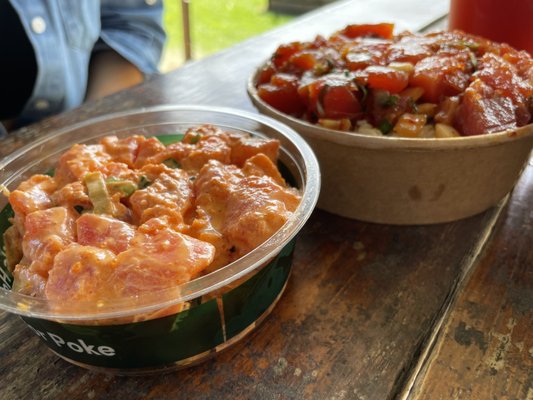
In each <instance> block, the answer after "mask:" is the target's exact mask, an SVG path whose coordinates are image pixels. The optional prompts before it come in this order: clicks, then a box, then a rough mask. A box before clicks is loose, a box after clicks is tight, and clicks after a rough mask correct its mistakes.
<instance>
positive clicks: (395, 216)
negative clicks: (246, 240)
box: [247, 70, 533, 225]
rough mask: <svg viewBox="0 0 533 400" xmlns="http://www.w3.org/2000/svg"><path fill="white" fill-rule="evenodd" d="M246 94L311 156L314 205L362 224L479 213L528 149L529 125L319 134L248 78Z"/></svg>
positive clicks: (532, 129) (503, 188)
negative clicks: (442, 133)
mask: <svg viewBox="0 0 533 400" xmlns="http://www.w3.org/2000/svg"><path fill="white" fill-rule="evenodd" d="M258 71H259V70H258ZM247 91H248V94H249V96H250V98H251V100H252V102H253V104H254V105H255V107H256V108H257V109H258V110H259V111H260V112H261V113H263V114H264V115H267V116H270V117H272V118H275V119H277V120H278V121H280V122H283V123H285V124H286V125H288V126H290V127H291V128H293V129H294V130H295V131H296V132H298V133H299V134H300V135H301V136H302V137H303V138H304V139H305V140H306V141H307V142H308V143H309V145H310V146H311V147H312V149H313V150H314V152H315V154H316V156H317V158H318V161H319V164H320V169H321V174H322V190H321V194H320V198H319V201H318V207H319V208H321V209H323V210H326V211H329V212H331V213H333V214H337V215H341V216H343V217H347V218H353V219H357V220H362V221H368V222H376V223H383V224H398V225H419V224H435V223H441V222H449V221H454V220H458V219H462V218H466V217H469V216H472V215H475V214H478V213H481V212H483V211H485V210H487V209H488V208H490V207H491V206H494V205H495V204H497V203H498V202H499V201H500V200H501V199H502V198H504V197H505V196H506V195H507V194H508V193H509V192H510V190H511V189H512V188H513V186H514V184H515V183H516V181H517V179H518V177H519V175H520V173H521V171H522V169H523V167H524V165H525V163H526V162H527V160H528V158H529V154H530V152H531V148H532V146H533V124H529V125H527V126H524V127H521V128H518V129H513V130H509V131H505V132H499V133H491V134H486V135H479V136H468V137H466V136H465V137H458V138H446V139H429V138H398V137H387V136H382V137H377V136H368V135H363V134H358V133H357V132H342V131H337V130H332V129H326V128H323V127H321V126H317V125H313V124H311V123H308V122H305V121H303V120H299V119H297V118H294V117H291V116H289V115H287V114H284V113H282V112H280V111H278V110H276V109H275V108H273V107H271V106H270V105H269V104H267V103H265V102H264V101H263V100H262V99H261V98H260V97H259V96H258V94H257V90H256V75H254V76H252V77H251V78H250V79H249V81H248V84H247Z"/></svg>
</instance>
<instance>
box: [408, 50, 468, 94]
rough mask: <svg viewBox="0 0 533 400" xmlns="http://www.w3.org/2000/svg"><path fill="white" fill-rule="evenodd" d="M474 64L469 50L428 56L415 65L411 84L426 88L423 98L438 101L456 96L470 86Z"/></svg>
mask: <svg viewBox="0 0 533 400" xmlns="http://www.w3.org/2000/svg"><path fill="white" fill-rule="evenodd" d="M472 69H473V66H472V62H471V59H470V53H469V52H468V51H466V50H465V51H462V52H461V53H457V54H455V55H448V54H439V55H435V56H431V57H427V58H425V59H423V60H422V61H420V62H419V63H417V64H416V65H415V70H414V73H413V76H412V77H411V79H410V82H409V83H410V85H411V86H419V87H421V88H423V89H424V94H423V95H422V100H423V101H427V102H430V103H438V102H439V101H440V100H441V98H442V97H443V96H456V95H458V94H460V93H462V92H463V91H464V90H465V89H466V87H467V86H468V80H469V78H470V74H471V72H472Z"/></svg>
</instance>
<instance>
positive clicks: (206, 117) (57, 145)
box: [0, 105, 320, 322]
mask: <svg viewBox="0 0 533 400" xmlns="http://www.w3.org/2000/svg"><path fill="white" fill-rule="evenodd" d="M200 124H212V125H216V126H218V127H220V128H222V129H225V130H232V131H241V132H247V133H250V134H251V135H254V136H256V137H268V138H273V139H277V140H279V141H280V143H281V149H280V157H279V160H280V162H281V163H282V164H283V165H284V166H285V167H286V168H287V170H288V171H289V173H290V175H291V176H292V177H293V178H294V180H295V183H296V186H297V187H298V188H299V189H300V191H301V194H302V199H301V203H300V205H299V206H298V208H297V209H296V211H295V212H294V213H293V215H292V217H291V218H290V219H289V220H288V221H287V222H286V223H285V225H283V227H282V228H281V229H280V230H278V231H277V232H276V233H275V234H274V235H272V236H271V237H270V238H269V239H268V240H267V241H265V242H264V243H262V244H261V245H260V246H259V247H257V248H256V249H254V250H253V251H252V252H250V253H248V254H246V255H245V256H244V257H242V258H240V259H238V260H236V261H235V262H233V263H231V264H228V265H226V266H225V267H222V268H220V269H218V270H216V271H214V272H212V273H210V274H208V275H205V276H202V277H199V278H197V279H194V280H192V281H190V282H187V283H185V284H182V285H180V286H179V287H178V288H177V289H178V290H176V288H172V289H168V290H164V291H160V292H157V293H150V294H146V295H144V294H143V295H142V296H138V297H135V298H126V299H121V300H113V302H110V303H107V302H106V303H105V304H97V303H94V302H90V303H89V302H87V303H74V302H73V304H72V305H68V304H62V305H61V309H60V310H54V309H53V307H50V304H49V302H48V301H47V300H46V299H42V298H34V297H30V296H26V295H22V294H19V293H16V292H12V291H11V290H9V289H4V288H0V308H2V309H4V310H7V311H9V312H12V313H15V314H20V315H22V316H30V317H38V318H44V319H58V320H62V321H72V322H75V321H82V320H84V321H87V320H100V319H108V318H121V317H126V316H133V315H139V314H146V313H151V312H154V311H157V310H160V309H163V308H167V307H171V306H173V305H177V304H179V303H183V302H186V301H188V300H191V299H195V298H198V297H200V296H202V295H205V294H208V293H210V292H213V291H215V290H217V289H220V288H222V287H224V286H226V285H228V284H230V283H232V282H234V281H235V280H237V279H239V278H241V277H243V276H244V275H246V274H248V273H250V272H252V271H254V270H255V269H257V268H259V267H260V266H262V265H264V264H265V263H266V262H268V261H269V260H270V259H272V258H273V257H274V256H276V255H277V254H278V253H279V252H280V251H281V249H282V248H283V247H284V246H285V245H286V244H287V243H288V242H289V241H290V240H291V239H292V238H294V236H295V235H296V234H297V233H298V231H299V230H300V229H301V228H302V227H303V225H304V223H305V222H306V221H307V219H308V218H309V216H310V215H311V213H312V211H313V209H314V207H315V205H316V202H317V199H318V195H319V191H320V172H319V166H318V162H317V160H316V158H315V155H314V153H313V151H312V150H311V148H310V147H309V146H308V144H307V143H306V142H305V141H304V140H303V139H302V138H301V137H300V136H299V135H298V134H297V133H296V132H295V131H293V130H292V129H291V128H289V127H287V126H286V125H284V124H282V123H279V122H277V121H275V120H273V119H271V118H269V117H265V116H262V115H258V114H253V113H248V112H244V111H240V110H234V109H228V108H220V107H204V106H173V105H168V106H155V107H149V108H142V109H135V110H131V111H126V112H120V113H114V114H109V115H105V116H102V117H97V118H93V119H89V120H87V121H84V122H81V123H78V124H76V125H73V126H70V127H67V128H64V129H61V130H59V131H56V132H53V133H50V134H48V135H46V136H43V137H41V138H39V139H37V140H36V141H34V142H32V143H30V144H28V145H26V146H25V147H23V148H21V149H19V150H18V151H16V152H14V153H13V154H11V155H10V156H8V157H6V158H5V159H3V160H2V161H1V162H0V184H2V185H4V186H5V187H7V188H8V189H9V190H14V189H15V188H16V187H17V186H18V185H19V184H20V183H21V182H22V181H24V180H26V179H28V178H29V177H30V176H31V175H33V174H37V173H44V172H46V171H48V170H50V169H51V168H53V167H54V166H55V164H56V162H57V161H58V159H59V157H60V155H61V154H62V153H64V152H65V151H66V150H68V149H69V148H70V147H71V146H72V145H73V144H75V143H96V142H98V140H99V139H100V138H102V137H103V136H107V135H116V136H118V137H125V136H130V135H133V134H138V135H145V136H154V135H157V136H161V135H170V134H176V133H177V132H184V131H185V130H186V129H187V128H189V127H192V126H197V125H200ZM7 204H8V200H7V198H6V197H5V196H1V199H0V209H4V207H6V205H7ZM177 293H178V294H177ZM79 310H84V311H83V312H81V313H80V312H79Z"/></svg>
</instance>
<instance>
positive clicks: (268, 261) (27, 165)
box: [0, 106, 320, 375]
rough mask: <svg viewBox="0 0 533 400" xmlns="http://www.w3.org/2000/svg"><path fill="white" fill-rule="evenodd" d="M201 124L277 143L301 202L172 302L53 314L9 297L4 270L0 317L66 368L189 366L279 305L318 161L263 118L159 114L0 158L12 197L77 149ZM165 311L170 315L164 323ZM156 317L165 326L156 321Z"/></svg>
mask: <svg viewBox="0 0 533 400" xmlns="http://www.w3.org/2000/svg"><path fill="white" fill-rule="evenodd" d="M204 123H209V124H213V125H216V126H219V127H221V128H223V129H228V130H234V131H241V132H248V133H251V134H252V135H255V136H259V137H270V138H275V139H278V140H279V141H280V142H281V149H280V163H281V164H282V165H283V167H284V170H285V172H286V175H287V176H286V178H287V179H291V180H293V182H294V184H295V185H296V186H297V187H298V188H300V190H301V193H302V200H301V203H300V205H299V207H298V208H297V210H296V211H295V212H294V214H293V216H292V218H291V219H290V220H289V221H287V222H286V224H285V225H284V226H283V227H282V228H281V229H280V230H279V231H277V232H276V233H275V234H274V235H273V236H271V237H270V238H269V239H268V240H267V241H266V242H264V243H263V244H261V245H260V246H259V247H257V248H256V249H255V250H253V251H252V252H250V253H248V254H247V255H245V256H244V257H242V258H240V259H238V260H237V261H235V262H233V263H231V264H229V265H227V266H225V267H223V268H221V269H219V270H217V271H215V272H212V273H210V274H208V275H205V276H202V277H200V278H197V279H195V280H192V281H190V282H187V283H185V284H183V285H181V286H180V287H179V288H178V292H179V294H176V292H177V291H176V290H171V291H168V292H165V291H163V292H158V293H153V294H151V295H149V296H143V297H142V298H135V299H131V298H130V299H127V301H117V302H115V303H114V304H113V305H112V306H111V305H106V306H105V307H100V306H99V305H98V304H84V305H81V306H82V309H83V310H85V311H84V312H83V313H80V312H79V311H78V310H79V309H80V304H72V306H71V307H70V308H69V307H68V305H65V306H64V307H63V306H62V308H61V311H60V312H58V311H54V310H53V309H52V308H51V307H49V304H47V301H46V300H44V299H38V298H33V297H29V296H24V295H21V294H18V293H15V292H12V291H11V290H10V287H11V283H12V277H11V276H10V274H9V272H8V271H7V270H6V269H4V268H3V267H2V268H0V285H1V286H2V288H0V308H1V309H4V310H7V311H9V312H12V313H15V314H18V315H20V316H21V317H22V319H23V320H24V321H25V322H26V323H27V324H28V326H29V327H30V328H31V329H32V330H33V331H34V332H35V333H36V334H37V335H38V336H39V337H40V338H41V339H42V341H43V342H44V343H46V344H47V345H48V346H49V347H50V348H51V349H52V350H53V351H54V352H55V353H57V354H58V355H59V356H61V357H63V358H64V359H66V360H68V361H69V362H72V363H74V364H77V365H80V366H83V367H86V368H90V369H96V370H102V371H105V372H110V373H115V374H122V375H135V374H146V373H154V372H159V371H164V370H171V369H176V368H179V367H182V366H186V365H190V364H192V363H196V362H199V361H201V360H203V359H205V358H207V357H210V356H213V355H215V354H216V353H217V352H219V351H221V350H223V349H225V348H227V347H228V346H230V345H232V344H233V343H235V342H236V341H238V340H239V339H241V338H243V337H244V336H246V334H248V333H249V332H250V331H251V330H252V329H253V328H254V327H255V326H256V325H257V324H258V323H259V322H260V321H262V320H263V319H264V318H265V317H266V316H267V315H268V314H269V313H270V311H271V310H272V308H273V307H274V305H275V304H276V302H277V301H278V299H279V298H280V296H281V294H282V292H283V290H284V288H285V285H286V282H287V279H288V277H289V273H290V270H291V256H292V250H293V247H294V238H295V236H296V234H297V233H298V231H299V230H300V229H301V228H302V226H303V225H304V223H305V221H306V220H307V219H308V218H309V216H310V215H311V212H312V211H313V208H314V206H315V204H316V202H317V199H318V194H319V189H320V175H319V169H318V164H317V160H316V158H315V156H314V154H313V152H312V150H311V149H310V148H309V146H308V145H307V144H306V143H305V141H303V140H302V139H301V138H300V137H299V136H298V135H297V134H296V133H295V132H294V131H293V130H292V129H290V128H289V127H287V126H285V125H283V124H281V123H279V122H277V121H274V120H272V119H270V118H268V117H264V116H261V115H257V114H252V113H246V112H242V111H237V110H232V109H225V108H214V107H209V108H207V107H200V106H159V107H151V108H145V109H137V110H132V111H128V112H123V113H116V114H111V115H106V116H103V117H99V118H94V119H91V120H87V121H85V122H82V123H80V124H77V125H74V126H71V127H68V128H66V129H63V130H60V131H57V132H54V133H51V134H49V135H47V136H45V137H42V138H40V139H38V140H37V141H35V142H33V143H31V144H29V145H27V146H25V147H24V148H22V149H20V150H18V151H17V152H15V153H13V154H12V155H10V156H9V157H6V158H5V159H4V160H2V162H1V163H0V171H1V177H0V184H2V185H4V186H5V187H7V188H8V189H10V190H13V189H14V188H16V187H17V186H18V184H19V183H20V182H21V181H23V180H25V179H27V178H28V177H29V176H31V175H33V174H35V173H43V172H46V171H48V170H50V169H51V168H52V167H53V165H54V164H55V163H56V161H57V160H58V157H59V156H60V155H61V154H62V153H63V152H64V151H66V150H67V149H68V148H70V147H71V146H72V145H73V144H75V143H94V142H97V141H98V139H100V138H101V137H103V136H106V135H117V136H119V137H124V136H129V135H132V134H142V135H146V136H151V135H158V136H159V135H170V134H176V133H177V132H183V131H184V130H185V129H186V128H188V127H190V126H196V125H199V124H204ZM159 137H161V136H159ZM0 209H2V212H1V214H0V231H1V232H2V233H3V231H5V229H7V227H8V226H9V225H10V223H9V221H8V218H9V217H10V215H11V209H10V207H9V205H8V202H7V198H6V197H5V196H2V197H1V199H0ZM1 244H2V246H3V243H1ZM0 257H2V258H3V257H4V254H3V253H2V254H1V256H0ZM3 264H4V263H3V262H2V263H1V265H3ZM132 303H133V304H134V305H132ZM168 310H175V311H174V312H172V313H171V315H168ZM180 310H181V311H180ZM178 311H179V312H178ZM158 313H160V314H162V315H166V316H164V317H160V318H158V317H157V315H158Z"/></svg>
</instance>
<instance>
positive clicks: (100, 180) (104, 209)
mask: <svg viewBox="0 0 533 400" xmlns="http://www.w3.org/2000/svg"><path fill="white" fill-rule="evenodd" d="M83 180H84V182H85V186H87V193H88V195H89V200H91V203H92V204H93V212H94V213H95V214H109V215H113V210H114V207H113V203H112V201H111V197H110V196H109V193H108V192H107V187H106V183H105V181H104V176H103V175H102V173H101V172H100V171H97V172H90V173H88V174H87V175H85V177H84V178H83Z"/></svg>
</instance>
